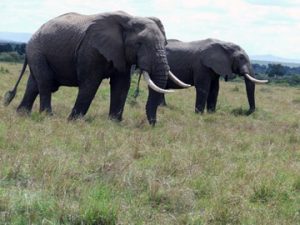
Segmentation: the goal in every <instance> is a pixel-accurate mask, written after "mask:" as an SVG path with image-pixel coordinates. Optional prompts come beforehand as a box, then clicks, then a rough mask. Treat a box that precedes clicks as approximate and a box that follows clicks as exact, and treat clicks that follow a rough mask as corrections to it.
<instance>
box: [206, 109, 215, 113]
mask: <svg viewBox="0 0 300 225" xmlns="http://www.w3.org/2000/svg"><path fill="white" fill-rule="evenodd" d="M215 112H216V109H214V108H212V109H207V113H210V114H212V113H215Z"/></svg>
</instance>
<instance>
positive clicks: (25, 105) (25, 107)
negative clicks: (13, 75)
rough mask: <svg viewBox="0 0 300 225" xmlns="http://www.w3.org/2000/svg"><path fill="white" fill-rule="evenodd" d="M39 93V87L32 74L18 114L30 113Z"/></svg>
mask: <svg viewBox="0 0 300 225" xmlns="http://www.w3.org/2000/svg"><path fill="white" fill-rule="evenodd" d="M38 93H39V90H38V85H37V82H36V80H35V78H34V77H33V76H32V74H30V75H29V78H28V81H27V86H26V90H25V94H24V97H23V99H22V101H21V103H20V105H19V106H18V108H17V111H18V112H26V113H30V112H31V109H32V106H33V103H34V101H35V99H36V97H37V95H38Z"/></svg>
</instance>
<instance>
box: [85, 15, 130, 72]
mask: <svg viewBox="0 0 300 225" xmlns="http://www.w3.org/2000/svg"><path fill="white" fill-rule="evenodd" d="M129 19H130V16H129V15H128V14H125V13H123V12H117V14H106V15H101V16H99V17H98V18H96V19H94V20H93V22H92V23H91V25H90V26H89V27H88V29H87V31H86V37H87V38H88V41H89V42H90V43H89V44H90V45H91V46H92V47H93V48H95V49H97V50H98V52H99V53H100V54H101V55H103V56H104V57H105V58H106V60H108V61H111V62H112V63H113V65H114V67H115V68H116V69H117V70H118V71H120V72H125V71H126V61H125V50H124V42H123V33H124V26H125V24H126V23H127V22H128V20H129Z"/></svg>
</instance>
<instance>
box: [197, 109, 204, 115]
mask: <svg viewBox="0 0 300 225" xmlns="http://www.w3.org/2000/svg"><path fill="white" fill-rule="evenodd" d="M195 113H196V114H203V113H204V109H201V110H199V109H197V108H195Z"/></svg>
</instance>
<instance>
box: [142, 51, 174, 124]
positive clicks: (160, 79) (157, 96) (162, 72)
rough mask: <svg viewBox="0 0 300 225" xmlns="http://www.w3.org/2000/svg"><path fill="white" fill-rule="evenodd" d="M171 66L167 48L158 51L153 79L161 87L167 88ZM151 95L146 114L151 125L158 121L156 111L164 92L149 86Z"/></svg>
mask: <svg viewBox="0 0 300 225" xmlns="http://www.w3.org/2000/svg"><path fill="white" fill-rule="evenodd" d="M169 71H170V68H169V66H168V63H167V57H166V53H165V50H159V51H157V57H156V59H155V60H154V62H153V66H152V70H151V79H152V81H153V82H154V83H155V84H156V85H157V86H158V87H160V88H165V86H166V84H167V80H168V76H169ZM148 90H149V95H148V100H147V104H146V114H147V118H148V121H149V123H150V124H151V125H153V126H154V125H155V123H156V111H157V107H158V105H159V103H160V100H161V98H162V93H158V92H157V91H155V90H153V89H152V88H150V87H149V88H148Z"/></svg>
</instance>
